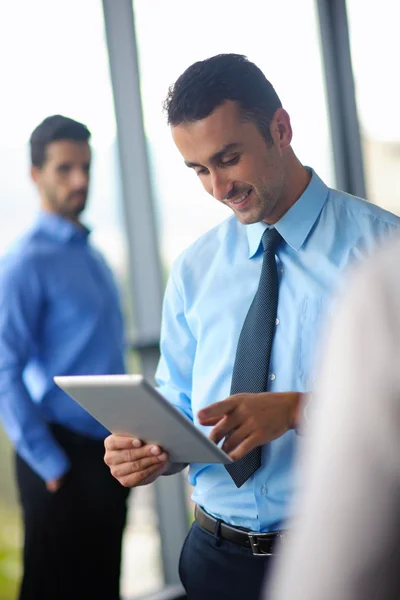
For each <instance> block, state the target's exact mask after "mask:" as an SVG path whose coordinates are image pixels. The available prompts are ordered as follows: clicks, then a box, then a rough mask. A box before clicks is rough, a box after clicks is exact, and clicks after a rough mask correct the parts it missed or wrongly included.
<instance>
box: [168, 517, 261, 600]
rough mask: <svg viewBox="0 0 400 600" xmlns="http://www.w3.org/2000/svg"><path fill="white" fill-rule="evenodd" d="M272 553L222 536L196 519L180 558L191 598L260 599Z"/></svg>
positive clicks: (217, 599) (185, 586) (185, 583)
mask: <svg viewBox="0 0 400 600" xmlns="http://www.w3.org/2000/svg"><path fill="white" fill-rule="evenodd" d="M270 566H271V557H259V556H253V554H252V551H251V550H249V549H247V548H241V547H240V546H238V545H236V544H233V543H232V542H228V541H226V540H222V539H221V538H219V537H218V535H217V533H216V535H212V534H211V533H209V532H208V531H205V530H204V529H202V528H201V527H200V526H199V525H198V523H196V522H195V523H194V524H193V525H192V528H191V529H190V531H189V533H188V535H187V538H186V540H185V543H184V545H183V548H182V553H181V557H180V561H179V576H180V578H181V581H182V584H183V587H184V588H185V590H186V594H187V598H188V600H259V598H260V594H261V592H262V587H263V583H264V580H265V576H266V573H267V571H268V570H269V568H270Z"/></svg>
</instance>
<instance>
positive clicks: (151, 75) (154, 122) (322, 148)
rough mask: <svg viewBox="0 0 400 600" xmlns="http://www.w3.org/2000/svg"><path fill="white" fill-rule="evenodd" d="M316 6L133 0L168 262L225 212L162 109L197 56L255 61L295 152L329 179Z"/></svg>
mask: <svg viewBox="0 0 400 600" xmlns="http://www.w3.org/2000/svg"><path fill="white" fill-rule="evenodd" d="M314 4H315V3H314V1H313V0H304V1H303V2H298V0H280V2H260V0H248V1H247V2H246V10H243V2H242V1H241V0H218V1H217V2H216V1H215V0H203V2H201V3H200V4H199V3H195V2H187V0H173V1H170V2H165V1H164V0H153V1H152V2H149V1H148V0H134V9H135V20H136V31H137V38H138V50H139V58H140V72H141V89H142V98H143V109H144V119H145V130H146V135H147V140H148V148H149V155H150V159H151V162H152V165H153V184H154V189H155V194H156V202H157V208H158V224H159V231H160V240H161V248H162V255H163V260H164V262H165V264H166V266H167V268H168V266H169V265H170V263H171V261H172V260H173V259H174V258H175V257H176V256H177V254H178V253H179V252H180V251H181V250H183V249H184V248H185V247H186V246H187V245H188V244H190V243H191V242H192V241H194V240H195V239H196V238H197V237H198V236H199V235H201V234H202V233H203V232H205V231H206V230H207V229H209V228H211V227H212V226H213V225H215V224H216V223H218V222H220V221H221V220H222V219H225V218H226V217H227V216H228V215H229V214H230V212H229V209H227V208H225V207H223V206H221V205H220V204H219V203H218V202H217V201H216V200H214V199H213V198H211V197H210V196H208V195H207V194H206V193H205V192H204V191H203V190H202V188H201V186H200V184H199V182H198V181H196V180H195V176H194V175H193V173H191V172H190V171H189V170H188V169H185V167H184V166H183V161H182V158H181V157H180V155H179V153H178V151H177V150H176V149H175V147H174V144H173V142H172V140H171V137H170V132H169V129H168V127H167V126H166V123H165V117H164V115H163V114H162V110H161V105H162V102H163V100H164V98H165V96H166V94H167V90H168V87H169V85H171V83H173V82H174V81H175V79H176V78H177V77H178V76H179V75H180V74H181V73H182V72H183V71H184V69H185V68H187V67H188V66H189V65H190V64H191V63H193V62H195V61H196V60H202V59H204V58H207V57H209V56H212V55H215V54H219V53H223V52H236V53H241V54H245V55H246V56H248V58H249V59H250V60H252V61H254V62H255V63H256V64H257V65H258V66H259V67H260V68H261V69H262V70H263V71H264V73H265V75H266V76H267V77H268V79H270V80H271V83H272V84H273V85H274V87H275V88H276V90H277V92H278V94H279V95H280V97H281V100H282V102H283V105H284V107H285V108H286V109H287V110H288V112H289V114H290V115H291V118H292V125H293V130H294V142H293V147H294V150H295V151H296V153H297V154H298V157H299V158H300V160H302V162H303V163H305V164H307V165H310V166H313V167H314V168H315V169H316V171H317V172H318V173H319V174H320V176H321V177H322V178H323V179H325V181H326V182H327V183H328V184H331V185H333V184H334V179H333V168H332V156H331V144H330V137H329V128H328V122H327V107H326V98H325V91H324V84H323V78H322V68H321V56H320V43H319V38H318V28H317V22H316V14H315V6H314ZM289 14H290V19H287V18H285V15H289ZM155 15H156V18H155ZM300 23H301V26H299V24H300ZM156 48H157V50H156Z"/></svg>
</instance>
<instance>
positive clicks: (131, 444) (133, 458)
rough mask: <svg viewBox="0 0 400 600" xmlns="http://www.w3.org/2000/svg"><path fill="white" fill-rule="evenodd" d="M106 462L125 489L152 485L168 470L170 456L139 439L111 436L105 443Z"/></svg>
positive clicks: (157, 447)
mask: <svg viewBox="0 0 400 600" xmlns="http://www.w3.org/2000/svg"><path fill="white" fill-rule="evenodd" d="M104 446H105V449H106V452H105V456H104V462H105V463H106V465H108V466H109V467H110V471H111V474H112V475H113V476H114V477H115V479H117V480H118V481H119V482H120V484H121V485H123V486H124V487H137V486H139V485H147V484H148V483H152V482H153V481H155V480H156V479H157V477H159V476H160V475H162V474H163V473H164V472H165V471H166V470H167V468H168V466H169V462H168V454H167V453H166V452H163V451H162V449H161V448H160V447H159V446H154V445H150V444H143V443H142V442H141V441H140V440H138V439H132V438H130V437H124V436H120V435H110V436H108V438H106V439H105V441H104Z"/></svg>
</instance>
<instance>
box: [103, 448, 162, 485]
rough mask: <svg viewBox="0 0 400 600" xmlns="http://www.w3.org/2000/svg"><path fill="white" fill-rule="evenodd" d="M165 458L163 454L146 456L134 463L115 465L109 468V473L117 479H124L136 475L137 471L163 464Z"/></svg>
mask: <svg viewBox="0 0 400 600" xmlns="http://www.w3.org/2000/svg"><path fill="white" fill-rule="evenodd" d="M167 458H168V456H167V453H166V452H164V453H163V454H160V455H159V456H148V457H146V458H141V459H139V460H136V461H134V462H125V463H120V464H115V465H113V466H112V467H111V473H112V474H113V476H114V477H116V478H117V479H118V478H120V477H125V476H126V475H131V474H133V473H137V472H138V471H143V470H144V469H147V468H148V467H151V466H153V465H154V466H156V467H159V466H160V464H165V462H166V461H167Z"/></svg>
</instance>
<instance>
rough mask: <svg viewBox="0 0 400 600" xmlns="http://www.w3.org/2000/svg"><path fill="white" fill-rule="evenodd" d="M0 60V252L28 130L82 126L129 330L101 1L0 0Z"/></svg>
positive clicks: (12, 523) (10, 518)
mask: <svg viewBox="0 0 400 600" xmlns="http://www.w3.org/2000/svg"><path fill="white" fill-rule="evenodd" d="M0 56H1V57H2V59H1V81H2V100H1V110H0V132H1V134H0V161H1V169H0V194H1V198H2V203H1V207H2V208H1V220H0V223H1V226H0V227H1V232H0V253H3V252H4V250H5V249H6V248H7V246H8V245H9V244H10V243H11V242H13V241H14V240H15V239H16V238H17V237H18V236H20V235H21V234H22V233H23V232H24V231H25V230H26V229H27V228H28V227H29V226H30V225H31V223H32V221H33V219H34V217H35V214H36V211H37V208H38V205H39V198H38V196H37V191H36V188H35V187H34V186H33V184H32V183H31V181H30V177H29V166H30V165H29V148H28V140H29V136H30V134H31V132H32V130H33V129H34V128H35V127H36V125H38V124H39V123H40V122H41V121H42V120H43V119H44V118H45V117H47V116H49V115H51V114H56V113H59V114H63V115H65V116H68V117H72V118H74V119H77V120H78V121H82V122H83V123H85V124H86V125H87V126H88V127H89V129H90V130H91V132H92V140H91V142H92V147H93V165H92V174H91V190H90V197H89V203H88V210H87V211H86V212H85V214H84V221H85V223H87V224H88V226H89V227H90V228H91V229H93V234H92V241H93V242H94V243H95V244H96V245H97V246H98V247H99V248H100V249H101V250H102V251H103V253H104V254H105V256H106V258H107V259H108V262H109V264H110V265H111V267H112V268H113V270H114V273H115V275H116V278H117V280H118V283H119V284H120V288H121V290H122V299H123V303H124V306H125V312H126V320H127V326H128V328H132V320H131V301H130V296H129V295H128V290H129V285H128V274H127V273H128V267H127V252H126V240H125V232H124V227H123V219H122V215H121V205H122V203H121V201H120V200H121V197H120V195H121V192H120V185H119V164H118V152H117V143H116V125H115V116H114V106H113V98H112V89H111V82H110V77H109V70H108V56H107V47H106V43H105V36H104V23H103V12H102V4H101V2H99V1H98V0H84V1H82V0H69V1H68V2H66V1H59V2H54V1H53V0H35V2H28V1H26V2H22V3H21V2H15V3H13V2H0ZM0 448H1V451H2V456H3V457H4V456H8V457H9V458H10V460H9V461H8V462H6V461H4V460H3V463H4V464H3V467H2V468H1V469H0V471H1V474H0V479H1V487H0V556H1V560H0V597H1V598H2V599H4V600H8V599H9V598H10V599H11V598H14V597H15V588H16V586H17V582H18V578H19V567H20V564H19V545H20V544H21V543H22V540H21V533H20V522H19V512H18V510H17V508H16V494H15V490H14V483H13V476H12V472H11V471H12V469H11V449H10V445H9V442H8V440H7V439H6V437H5V435H4V433H3V431H2V429H1V428H0ZM132 497H133V495H132ZM135 502H136V500H135ZM132 518H134V515H133V514H132V515H131V520H132ZM149 523H150V525H149V526H151V522H149ZM126 531H127V535H126V539H125V543H124V551H125V555H126V556H127V557H128V556H129V557H131V546H132V544H136V539H137V538H135V537H134V536H132V526H131V523H129V524H128V527H127V530H126ZM141 534H142V532H141V530H140V527H139V525H138V526H137V527H136V529H135V535H136V536H139V538H140V536H141ZM149 560H150V561H151V560H153V559H152V556H150V558H149ZM123 564H124V568H123V572H122V588H123V591H124V593H125V594H126V595H127V596H128V595H129V596H130V595H132V594H133V593H134V592H135V591H136V590H140V589H141V587H140V586H142V588H143V586H144V584H143V579H142V580H141V579H140V577H139V581H138V582H134V584H133V585H132V582H131V581H130V579H129V580H128V574H129V570H130V565H129V564H128V563H127V562H126V561H125V560H124V563H123ZM143 578H146V573H145V572H144V574H143Z"/></svg>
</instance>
